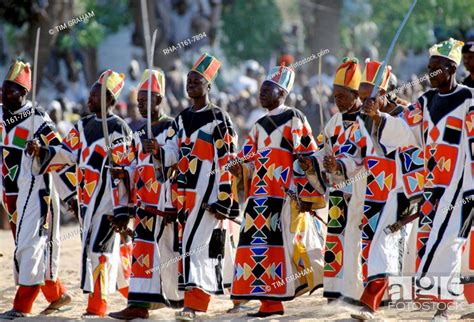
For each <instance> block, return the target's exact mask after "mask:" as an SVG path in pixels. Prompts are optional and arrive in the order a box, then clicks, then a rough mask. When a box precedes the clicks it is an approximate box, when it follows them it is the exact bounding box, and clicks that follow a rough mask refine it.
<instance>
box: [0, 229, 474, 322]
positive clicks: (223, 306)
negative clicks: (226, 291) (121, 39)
mask: <svg viewBox="0 0 474 322" xmlns="http://www.w3.org/2000/svg"><path fill="white" fill-rule="evenodd" d="M75 230H77V227H63V228H62V231H61V235H65V234H67V233H68V232H72V231H75ZM13 247H14V245H13V239H12V235H11V232H10V231H0V253H1V254H3V256H2V257H0V267H1V272H2V274H1V278H0V311H5V310H8V309H10V308H11V304H12V301H13V298H14V296H15V286H14V284H13V271H12V263H13V261H12V254H13ZM79 253H80V241H79V236H78V235H75V236H74V238H73V239H70V240H66V241H64V242H63V246H62V250H61V265H62V266H61V269H60V274H59V276H60V278H61V280H62V281H63V283H64V284H65V285H66V287H67V289H68V291H69V293H70V294H71V295H72V297H73V303H72V304H71V310H70V311H67V312H63V313H60V314H57V315H55V316H54V317H47V318H43V317H39V316H35V315H37V314H38V313H39V312H40V311H41V310H42V309H43V308H44V307H46V306H47V303H46V301H45V299H44V297H43V296H42V295H40V296H39V297H38V299H37V302H36V303H35V305H34V307H33V314H32V317H31V318H26V319H18V320H17V321H22V320H28V321H32V320H33V319H34V321H69V320H78V319H80V316H81V314H82V313H83V312H84V311H85V307H86V301H87V296H86V295H84V294H82V292H81V290H80V289H79V267H80V265H79V264H80V263H79V256H78V254H79ZM321 295H322V291H321V290H319V291H317V292H315V293H314V294H312V295H303V296H301V297H299V298H298V299H296V300H294V301H292V302H287V303H286V304H285V313H286V314H285V316H284V317H281V318H277V319H258V320H268V321H351V320H352V319H351V318H350V313H351V312H353V311H355V310H356V308H355V307H351V306H348V305H347V304H344V303H341V302H336V303H332V304H331V305H327V304H326V300H325V299H323V298H322V296H321ZM125 305H126V300H125V299H124V298H123V297H122V296H121V295H120V294H119V293H115V294H113V295H112V296H111V297H110V307H109V311H117V310H120V309H122V308H123V307H124V306H125ZM249 305H251V306H254V307H255V310H257V307H258V302H257V301H253V302H250V304H249ZM231 306H232V303H231V301H230V300H229V297H228V296H218V297H214V298H213V299H212V301H211V304H210V309H209V311H208V312H207V313H206V314H200V315H199V320H214V321H242V320H251V319H249V318H247V317H246V316H245V313H239V314H226V313H225V312H226V310H227V309H229V308H230V307H231ZM471 310H473V311H474V306H471V307H469V305H468V304H467V303H460V304H459V305H458V307H457V309H456V310H455V311H452V312H451V313H450V320H454V319H456V318H459V316H460V315H462V314H465V313H467V312H469V311H471ZM433 314H434V311H424V312H420V311H415V310H413V309H403V310H396V309H388V308H385V309H382V310H381V311H380V313H379V314H378V319H379V320H384V321H397V320H404V321H408V320H409V321H423V320H424V321H426V320H430V319H431V317H432V316H433ZM150 319H152V320H155V321H174V310H172V309H161V310H157V311H152V314H151V316H150ZM94 320H95V321H98V320H109V321H110V320H111V319H110V318H106V319H94ZM352 321H353V320H352Z"/></svg>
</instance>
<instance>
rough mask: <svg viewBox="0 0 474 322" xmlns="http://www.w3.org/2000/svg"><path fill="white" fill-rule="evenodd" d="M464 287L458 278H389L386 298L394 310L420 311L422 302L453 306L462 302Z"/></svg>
mask: <svg viewBox="0 0 474 322" xmlns="http://www.w3.org/2000/svg"><path fill="white" fill-rule="evenodd" d="M463 291H464V287H463V285H462V284H461V279H460V278H459V277H450V276H423V277H416V276H390V277H389V278H388V298H389V301H390V305H389V306H390V307H391V308H395V309H420V308H422V306H423V302H427V301H433V302H435V304H436V303H437V305H443V306H449V307H451V306H455V305H456V302H457V301H462V300H464V292H463Z"/></svg>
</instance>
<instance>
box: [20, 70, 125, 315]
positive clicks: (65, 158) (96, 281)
mask: <svg viewBox="0 0 474 322" xmlns="http://www.w3.org/2000/svg"><path fill="white" fill-rule="evenodd" d="M106 74H108V75H109V77H108V80H107V84H104V77H105V75H106ZM124 78H125V76H124V75H123V74H118V73H116V72H114V71H112V70H107V71H105V72H104V73H103V74H102V75H101V76H100V78H99V80H98V81H97V82H96V83H95V84H94V85H93V86H92V88H91V91H90V96H89V101H88V107H89V110H90V111H91V113H92V114H91V115H88V116H85V117H83V118H82V119H80V120H79V122H77V123H76V124H75V125H74V128H73V129H71V131H70V132H69V133H68V135H67V136H66V138H65V139H64V140H63V143H62V145H61V146H57V147H51V146H50V147H49V148H46V147H43V146H41V147H39V146H38V145H35V144H34V142H32V143H31V146H30V147H29V149H30V150H31V153H34V155H36V156H37V160H38V161H39V162H37V163H36V167H35V171H37V172H39V173H46V172H49V171H57V170H58V169H61V168H63V167H64V166H65V165H76V164H77V194H78V199H79V206H80V216H79V222H80V224H81V227H82V231H83V232H82V259H81V263H82V265H81V289H82V290H83V291H84V293H89V298H88V305H87V309H86V313H85V314H84V316H85V317H87V316H105V314H106V311H107V295H108V294H110V293H113V292H115V290H116V289H117V287H118V288H119V291H120V292H121V293H122V294H123V295H124V296H125V297H126V296H127V295H128V294H127V293H128V287H127V282H126V281H124V280H123V279H119V276H122V277H123V273H122V272H123V271H122V270H123V265H124V263H123V261H122V254H121V251H120V236H119V234H116V233H115V231H114V230H115V229H114V227H112V225H111V222H113V225H114V226H115V227H119V229H118V230H121V229H123V228H125V227H126V225H127V223H128V221H129V204H130V199H129V198H130V195H129V192H128V190H127V187H125V185H124V184H123V182H122V181H120V182H118V183H117V182H115V180H113V179H112V178H111V176H110V172H109V169H108V163H109V162H108V156H107V149H110V150H111V155H112V159H113V160H112V162H113V164H115V165H119V166H125V165H129V164H130V162H131V161H132V160H133V158H134V154H133V151H132V149H131V148H130V140H127V139H126V138H127V137H128V138H129V137H131V131H130V129H129V127H128V125H127V124H126V123H125V121H123V120H122V119H121V118H119V117H118V116H116V115H115V114H113V113H112V112H110V110H111V108H112V107H113V106H114V105H115V103H116V101H117V99H118V97H119V95H120V92H121V90H122V88H123V86H124ZM102 86H106V88H107V91H106V104H107V115H102V111H101V87H102ZM102 117H106V118H107V124H108V129H109V139H110V142H111V146H106V144H105V138H104V132H103V131H102ZM125 260H127V258H125Z"/></svg>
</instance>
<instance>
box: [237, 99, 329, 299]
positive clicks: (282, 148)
mask: <svg viewBox="0 0 474 322" xmlns="http://www.w3.org/2000/svg"><path fill="white" fill-rule="evenodd" d="M269 118H271V120H272V121H273V122H272V121H270V120H269ZM275 125H276V126H277V128H275ZM316 150H317V146H316V144H315V141H314V139H313V136H312V134H311V127H310V126H309V124H308V122H307V120H306V117H305V116H304V115H303V114H302V113H301V112H300V111H298V110H295V109H293V108H288V107H285V106H280V107H278V108H276V109H275V110H273V111H271V112H269V113H268V114H267V115H266V116H264V117H262V118H261V119H260V120H258V121H257V123H256V124H255V125H254V126H253V128H252V130H251V132H250V134H249V135H248V136H247V138H246V140H245V143H244V145H243V148H242V150H241V151H240V152H239V155H238V156H239V158H241V159H242V160H243V162H245V163H254V165H255V167H254V170H253V172H252V173H250V174H249V177H248V178H249V180H250V183H249V184H248V187H249V197H248V198H247V200H246V204H245V212H244V218H243V223H242V225H241V231H240V237H239V244H238V247H237V253H236V258H235V268H234V281H233V283H232V290H231V298H232V299H249V300H250V299H261V300H263V299H267V300H283V301H285V300H291V299H293V298H294V297H295V296H298V295H301V294H303V293H305V292H307V291H309V292H312V291H314V290H316V289H317V288H319V287H321V286H322V269H323V254H322V247H323V245H322V243H321V239H320V238H319V237H318V231H317V229H316V225H315V224H314V220H313V217H311V214H310V213H309V212H305V213H301V212H299V210H298V207H297V203H296V201H293V200H291V199H290V198H289V197H288V196H287V195H286V194H285V192H284V190H283V189H291V190H292V191H294V192H295V193H296V195H297V196H298V197H299V199H300V200H302V201H306V202H311V203H312V204H313V207H314V208H318V209H319V208H323V207H325V200H324V197H323V196H321V194H320V193H319V192H317V191H316V190H315V189H314V188H313V187H312V186H311V184H310V183H309V182H308V179H307V178H306V175H305V173H304V171H302V170H301V168H300V166H299V163H298V161H297V160H296V154H300V155H303V156H305V155H306V156H307V155H310V154H312V153H313V152H314V151H316ZM246 177H247V176H245V175H244V178H246Z"/></svg>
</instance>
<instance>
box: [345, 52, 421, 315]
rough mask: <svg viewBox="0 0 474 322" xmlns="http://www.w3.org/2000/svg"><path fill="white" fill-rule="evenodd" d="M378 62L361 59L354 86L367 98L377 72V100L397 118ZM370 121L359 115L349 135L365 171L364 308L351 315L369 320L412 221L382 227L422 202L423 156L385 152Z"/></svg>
mask: <svg viewBox="0 0 474 322" xmlns="http://www.w3.org/2000/svg"><path fill="white" fill-rule="evenodd" d="M381 68H382V64H381V63H380V62H377V61H370V60H368V61H366V65H365V69H364V73H363V75H362V80H361V83H360V86H359V96H360V98H361V99H362V100H364V101H366V100H367V99H370V95H371V93H372V90H373V87H374V86H375V79H376V77H377V74H378V73H382V75H381V78H382V82H381V83H380V85H379V88H378V93H379V98H378V99H377V104H378V106H380V110H381V111H383V112H385V113H387V114H388V115H393V116H397V115H399V114H400V113H403V112H404V111H405V108H404V106H402V105H398V104H397V103H396V102H395V101H393V100H392V99H391V97H390V96H389V95H386V94H387V89H388V83H389V80H390V74H391V68H390V66H386V67H385V70H383V71H382V70H381ZM371 121H372V120H371V119H368V118H366V117H365V116H364V115H362V116H361V117H360V119H359V123H360V125H361V126H360V128H359V129H358V130H357V131H355V132H354V133H353V139H354V140H355V141H356V145H357V147H358V150H359V151H360V152H359V153H358V157H359V158H361V159H362V160H363V164H364V171H366V173H367V183H366V189H365V196H364V197H365V200H364V211H363V218H362V225H361V228H362V254H361V255H362V257H361V258H362V273H363V276H362V277H363V282H364V292H363V294H362V295H361V297H360V302H361V303H362V304H363V305H364V308H363V309H362V310H361V311H360V312H359V313H357V314H352V317H353V318H356V319H360V320H363V319H372V318H374V316H373V312H375V311H376V310H377V309H378V308H379V306H380V305H381V303H382V300H383V298H384V295H385V294H386V291H387V287H388V277H389V276H393V275H397V276H398V275H401V274H402V267H403V262H404V259H405V257H404V255H405V253H406V250H405V246H406V244H407V236H408V235H409V234H410V232H411V229H412V228H413V224H407V225H405V226H404V227H402V229H401V230H399V231H396V232H393V233H387V231H386V228H387V226H388V225H392V224H394V223H396V222H398V221H399V220H401V219H402V218H405V217H407V216H410V215H415V214H416V213H417V212H418V203H419V201H420V200H421V188H422V186H423V157H422V155H421V151H420V150H419V149H417V148H416V147H413V146H408V147H401V148H399V149H396V150H394V151H391V152H390V153H387V152H386V151H385V150H384V149H383V147H380V146H379V145H378V141H377V140H376V139H373V137H375V138H377V132H376V128H375V127H374V126H373V123H372V122H371Z"/></svg>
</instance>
